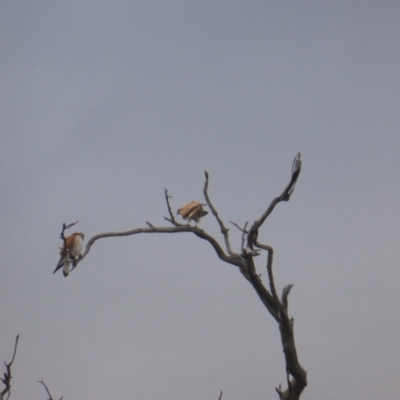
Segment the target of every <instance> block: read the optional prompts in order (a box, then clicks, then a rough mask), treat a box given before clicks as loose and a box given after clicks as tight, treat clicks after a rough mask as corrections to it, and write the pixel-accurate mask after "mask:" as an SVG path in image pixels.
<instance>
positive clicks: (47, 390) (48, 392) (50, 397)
mask: <svg viewBox="0 0 400 400" xmlns="http://www.w3.org/2000/svg"><path fill="white" fill-rule="evenodd" d="M38 383H41V384H42V385H43V386H44V388H45V389H46V392H47V395H48V396H49V398H48V400H53V397H52V395H51V394H50V391H49V388H48V387H47V385H46V384H45V383H44V382H43V378H42V380H40V381H38ZM63 397H64V396H61V397H60V400H62V399H63Z"/></svg>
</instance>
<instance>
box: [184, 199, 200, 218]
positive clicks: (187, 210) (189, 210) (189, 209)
mask: <svg viewBox="0 0 400 400" xmlns="http://www.w3.org/2000/svg"><path fill="white" fill-rule="evenodd" d="M198 207H201V206H200V204H199V203H198V202H197V201H191V202H190V203H189V204H186V206H184V207H182V208H181V213H180V214H181V215H182V217H183V218H191V215H192V214H193V213H194V212H196V210H197V209H198Z"/></svg>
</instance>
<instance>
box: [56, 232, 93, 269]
mask: <svg viewBox="0 0 400 400" xmlns="http://www.w3.org/2000/svg"><path fill="white" fill-rule="evenodd" d="M84 238H85V235H84V234H83V233H81V232H76V233H73V234H72V235H71V236H68V237H67V238H66V241H65V242H64V245H63V247H62V248H61V250H60V256H61V258H60V261H59V262H58V264H57V267H56V269H55V270H54V272H53V274H54V273H56V272H57V271H58V270H59V269H60V268H63V274H64V276H65V277H67V276H68V274H69V263H70V261H72V265H73V266H74V267H75V265H76V264H75V263H76V257H78V256H79V255H80V254H81V251H82V249H83V239H84Z"/></svg>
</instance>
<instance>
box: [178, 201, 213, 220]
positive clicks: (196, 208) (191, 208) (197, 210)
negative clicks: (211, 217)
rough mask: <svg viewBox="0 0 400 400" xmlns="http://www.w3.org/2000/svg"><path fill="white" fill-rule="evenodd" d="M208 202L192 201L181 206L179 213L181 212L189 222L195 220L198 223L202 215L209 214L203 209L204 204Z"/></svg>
mask: <svg viewBox="0 0 400 400" xmlns="http://www.w3.org/2000/svg"><path fill="white" fill-rule="evenodd" d="M206 205H207V204H200V203H198V202H197V201H191V202H190V203H189V204H186V206H183V207H181V208H180V209H179V210H178V212H177V214H179V215H180V216H181V217H182V218H183V219H187V221H188V224H190V221H191V220H193V221H195V222H196V225H197V223H198V222H199V221H200V219H201V218H202V217H204V216H205V215H207V214H208V211H205V210H203V206H206Z"/></svg>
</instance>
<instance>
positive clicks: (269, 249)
mask: <svg viewBox="0 0 400 400" xmlns="http://www.w3.org/2000/svg"><path fill="white" fill-rule="evenodd" d="M257 236H258V234H257V235H256V237H255V240H254V245H255V246H256V247H259V248H260V249H263V250H266V251H267V252H268V258H267V271H268V279H269V287H270V290H271V293H272V296H274V298H275V299H276V300H279V297H278V294H277V292H276V289H275V282H274V274H273V273H272V261H273V258H274V249H273V248H272V247H271V246H268V245H266V244H261V243H259V242H258V241H257Z"/></svg>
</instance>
